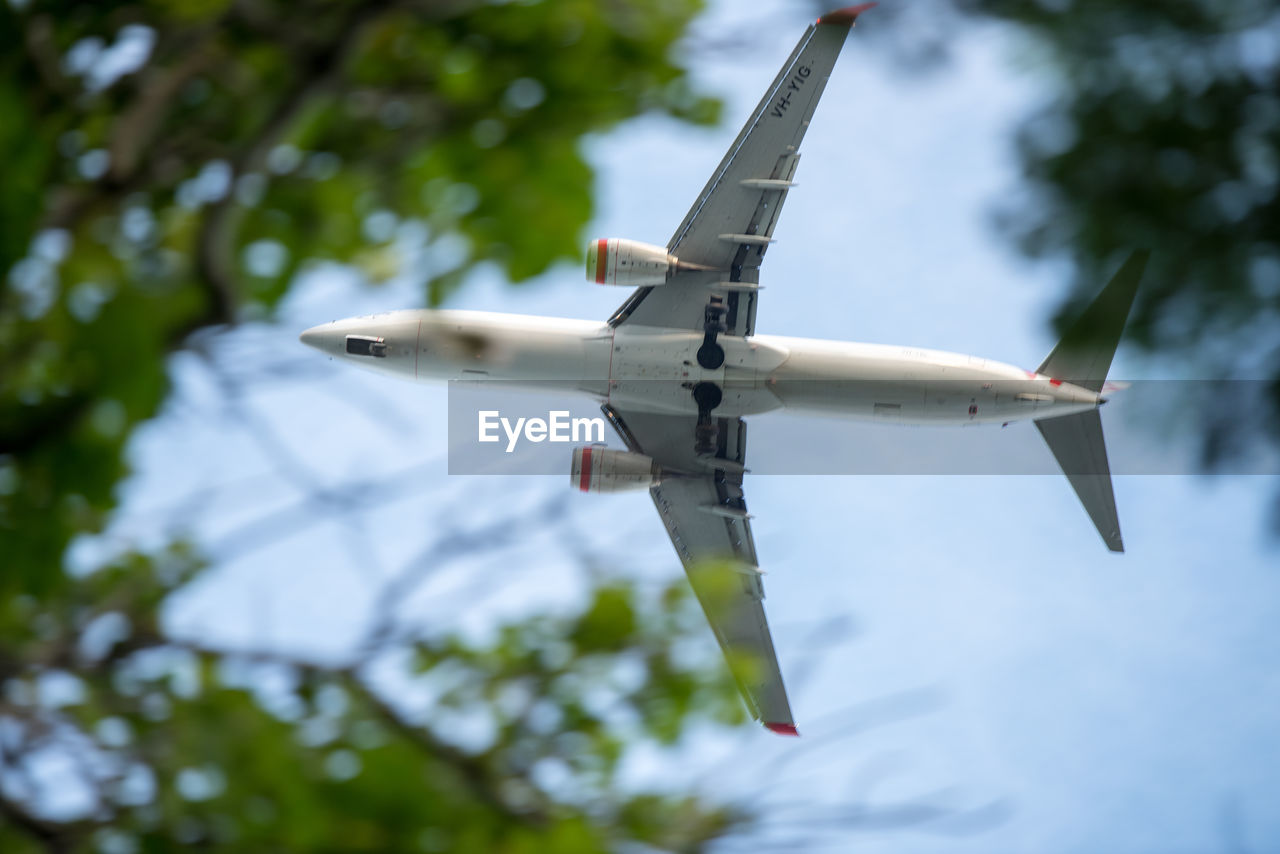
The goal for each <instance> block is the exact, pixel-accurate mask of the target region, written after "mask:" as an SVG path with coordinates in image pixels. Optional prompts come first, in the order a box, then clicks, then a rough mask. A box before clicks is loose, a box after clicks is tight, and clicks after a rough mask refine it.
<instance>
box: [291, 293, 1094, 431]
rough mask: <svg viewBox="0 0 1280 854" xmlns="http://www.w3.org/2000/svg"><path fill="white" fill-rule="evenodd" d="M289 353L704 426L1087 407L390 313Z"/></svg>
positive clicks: (855, 364) (787, 348)
mask: <svg viewBox="0 0 1280 854" xmlns="http://www.w3.org/2000/svg"><path fill="white" fill-rule="evenodd" d="M350 336H355V339H356V340H357V343H360V342H362V341H368V342H369V343H370V344H371V345H372V347H371V351H370V353H368V354H361V353H351V352H349V348H350V345H349V343H348V338H349V337H350ZM303 341H304V342H305V343H307V344H309V345H311V346H313V347H315V348H317V349H319V350H322V351H324V352H326V353H328V354H329V355H331V356H333V357H335V358H341V359H344V360H346V361H349V362H352V363H353V364H356V365H360V366H362V367H365V368H369V369H372V370H376V371H379V372H382V373H387V374H391V375H394V376H397V377H400V378H402V379H409V380H421V381H437V382H438V381H441V380H454V381H472V382H477V383H495V384H500V385H503V386H507V387H520V388H527V389H533V390H537V389H542V390H547V391H554V392H557V393H563V392H573V393H580V394H585V395H589V396H591V397H594V398H596V399H598V400H600V401H601V402H606V401H607V402H610V403H613V404H615V405H625V406H626V407H627V408H629V409H633V410H642V411H651V412H662V413H693V414H696V413H697V405H696V404H695V403H694V399H693V396H692V395H691V393H690V391H689V390H690V389H691V388H692V387H693V386H694V385H696V384H697V383H700V382H710V383H714V384H715V385H716V386H718V387H719V388H720V389H721V390H722V391H723V399H722V401H721V403H720V405H719V406H718V407H717V408H716V414H717V415H718V416H730V417H732V416H740V415H756V414H760V413H763V412H768V411H771V410H775V409H781V408H786V409H788V410H793V411H800V412H810V413H817V414H825V415H836V416H843V417H848V418H856V419H866V420H883V421H889V422H895V423H905V424H947V423H951V424H973V423H993V422H994V423H1004V422H1008V421H1014V420H1023V419H1028V418H1031V419H1035V418H1043V417H1050V416H1054V417H1056V416H1061V415H1067V414H1071V413H1074V412H1083V411H1086V410H1089V409H1093V408H1094V407H1096V406H1097V405H1098V404H1099V403H1100V402H1101V398H1100V396H1099V395H1098V394H1097V393H1095V392H1093V391H1090V390H1088V389H1085V388H1081V387H1079V386H1075V385H1072V384H1071V383H1064V382H1061V381H1059V380H1057V379H1054V378H1051V377H1047V376H1044V375H1041V374H1037V373H1035V372H1034V371H1026V370H1023V369H1021V368H1016V367H1013V366H1012V365H1007V364H1003V363H1000V362H994V361H992V360H990V359H983V358H979V357H975V356H966V355H960V354H956V353H947V352H942V351H938V350H926V349H921V348H916V347H896V346H890V345H881V344H859V343H852V342H840V341H824V340H818V339H810V338H789V337H783V336H776V335H754V336H750V337H745V338H741V337H732V336H723V337H721V338H720V339H719V343H720V345H721V346H722V347H723V348H724V353H725V359H724V364H723V365H721V366H720V367H719V368H716V369H714V370H707V369H705V368H703V367H701V366H700V365H699V364H698V360H697V357H696V353H697V350H698V347H699V346H700V345H701V344H702V342H703V336H702V335H700V334H698V333H695V332H692V331H689V330H684V329H668V328H660V327H649V326H634V325H630V324H627V325H623V326H621V327H617V328H615V327H611V326H609V325H608V324H606V323H602V322H598V321H589V320H571V319H565V318H551V317H535V316H529V315H514V314H498V313H490V312H475V311H456V310H432V309H418V310H405V311H393V312H388V313H385V314H377V315H370V316H367V317H357V318H350V319H347V320H339V321H334V322H332V323H329V324H324V325H321V326H317V327H314V328H312V329H309V330H307V331H306V332H305V333H303ZM357 349H360V348H359V347H357ZM373 353H377V354H379V355H373Z"/></svg>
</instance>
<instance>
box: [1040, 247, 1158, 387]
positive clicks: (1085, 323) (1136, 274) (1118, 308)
mask: <svg viewBox="0 0 1280 854" xmlns="http://www.w3.org/2000/svg"><path fill="white" fill-rule="evenodd" d="M1150 254H1151V253H1150V252H1148V251H1146V250H1145V249H1143V250H1138V251H1136V252H1134V253H1133V254H1132V255H1130V256H1129V258H1128V260H1127V261H1125V262H1124V264H1122V265H1121V267H1120V270H1119V272H1117V273H1116V274H1115V276H1113V277H1112V278H1111V281H1110V282H1108V283H1107V286H1106V287H1105V288H1103V289H1102V293H1100V294H1098V296H1097V297H1095V298H1094V300H1093V302H1092V303H1090V304H1089V307H1088V308H1086V309H1085V310H1084V313H1083V314H1081V315H1080V317H1079V318H1078V319H1077V320H1076V322H1075V323H1073V324H1072V325H1071V328H1070V329H1068V330H1067V333H1066V334H1065V335H1063V336H1062V340H1061V341H1059V342H1058V346H1057V347H1054V348H1053V352H1052V353H1050V354H1049V358H1047V359H1045V360H1044V364H1042V365H1041V366H1040V367H1039V369H1038V370H1037V371H1036V373H1040V374H1044V375H1045V376H1049V377H1054V378H1055V379H1060V380H1064V381H1066V382H1069V383H1073V384H1075V385H1078V386H1081V387H1082V388H1087V389H1089V390H1090V391H1101V390H1102V384H1103V383H1104V382H1105V381H1106V379H1107V371H1108V370H1110V368H1111V357H1112V356H1114V355H1115V352H1116V345H1117V344H1118V343H1119V342H1120V333H1121V332H1123V331H1124V324H1125V321H1126V320H1128V319H1129V309H1130V308H1131V307H1132V306H1133V297H1134V295H1135V294H1136V293H1137V292H1138V282H1140V281H1141V280H1142V272H1143V270H1145V269H1146V266H1147V258H1148V257H1149V256H1150Z"/></svg>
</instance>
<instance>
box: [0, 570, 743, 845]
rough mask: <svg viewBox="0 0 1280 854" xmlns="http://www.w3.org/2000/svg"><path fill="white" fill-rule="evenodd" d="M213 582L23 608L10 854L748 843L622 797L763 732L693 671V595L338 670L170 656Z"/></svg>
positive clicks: (7, 829) (78, 596) (413, 645)
mask: <svg viewBox="0 0 1280 854" xmlns="http://www.w3.org/2000/svg"><path fill="white" fill-rule="evenodd" d="M201 568H202V567H201V564H200V562H199V561H198V560H197V559H196V558H195V557H194V556H193V555H192V554H190V553H189V552H187V551H184V550H180V549H179V550H174V551H171V552H169V553H166V554H163V555H145V556H144V555H136V554H135V555H127V556H124V557H122V558H120V559H119V560H118V561H116V562H115V563H113V564H112V565H111V566H108V567H105V568H103V569H102V570H100V571H98V572H95V573H92V574H89V575H87V576H84V577H82V578H77V579H76V580H75V581H73V582H72V583H71V585H70V587H69V589H68V590H67V592H66V595H65V596H64V597H62V598H61V599H60V600H59V601H58V602H57V603H56V605H52V607H51V604H50V603H47V602H40V601H38V600H37V599H35V598H34V597H32V596H19V597H15V598H14V599H12V600H9V601H8V602H7V603H6V605H5V610H4V618H5V624H4V635H5V639H6V644H5V647H4V653H3V655H2V656H0V684H3V686H4V690H3V698H2V699H0V757H2V758H3V762H2V763H0V769H3V775H4V796H3V798H0V850H2V851H5V852H6V854H21V852H27V851H33V852H34V851H41V850H51V851H90V850H99V851H106V852H113V851H168V850H177V849H179V848H187V847H200V848H205V849H215V850H230V851H245V852H253V851H263V852H265V851H426V852H430V851H451V852H452V851H457V852H500V851H506V852H591V851H612V850H617V849H618V848H619V847H621V846H625V845H627V844H632V845H635V844H643V845H645V846H649V847H651V848H654V849H662V850H674V851H687V850H697V849H699V848H701V847H702V845H703V843H705V842H706V841H708V840H710V839H712V838H714V837H717V836H720V835H722V834H724V833H725V832H727V831H729V830H730V829H732V828H734V827H736V826H738V825H739V824H740V823H741V822H742V821H743V818H744V817H743V816H741V815H739V814H737V813H735V812H733V811H730V810H728V809H725V808H722V807H714V806H710V805H707V804H705V803H703V802H702V801H700V800H699V799H698V798H696V797H694V796H690V795H682V794H679V793H678V792H675V791H670V790H668V791H660V792H653V791H644V790H642V789H640V788H639V787H637V786H636V785H634V784H631V785H624V783H623V782H622V781H620V769H619V762H620V760H621V759H622V757H623V755H624V748H625V747H626V746H627V745H632V744H635V743H636V742H638V741H640V740H642V739H649V740H650V741H653V742H657V743H669V742H671V741H673V740H674V739H675V738H676V737H677V736H678V734H679V733H680V732H681V731H682V729H683V727H684V726H685V725H686V724H687V723H689V722H692V721H694V720H699V719H700V720H703V721H712V720H716V721H720V722H725V723H729V722H735V721H740V720H742V718H743V711H742V703H741V700H740V699H739V697H738V694H737V691H736V690H735V688H734V687H733V686H732V684H731V683H730V681H729V679H728V677H727V674H725V673H724V668H723V665H722V664H721V663H720V661H719V659H718V657H716V656H714V655H711V656H706V657H703V658H702V659H701V661H700V663H690V660H689V656H687V655H686V656H683V657H681V656H676V655H674V654H673V650H677V649H679V648H680V641H681V639H685V638H691V637H696V638H698V639H699V640H703V639H705V634H706V627H705V624H704V623H703V621H702V616H701V613H700V612H699V610H698V608H697V605H696V603H694V601H693V599H692V597H691V596H690V595H689V593H688V587H687V585H686V584H684V582H683V580H680V582H679V583H678V584H676V585H673V586H672V587H670V588H668V589H667V590H664V591H661V592H660V593H659V594H658V595H652V594H649V595H642V594H641V593H639V592H638V591H637V590H636V589H635V588H633V587H630V586H625V585H623V584H620V583H608V584H604V585H603V586H601V587H600V588H599V589H597V590H596V592H595V593H594V598H593V599H592V601H590V602H588V603H587V605H586V607H585V608H584V609H583V611H582V613H581V614H577V615H573V614H570V615H567V616H534V617H530V618H528V619H525V620H523V621H520V622H516V623H512V624H508V625H506V626H503V627H502V628H501V629H500V631H499V632H498V633H497V635H496V637H495V638H494V639H493V640H492V641H490V642H487V643H480V644H477V643H474V642H469V641H467V640H464V639H463V638H461V637H458V636H452V635H446V636H441V637H421V636H419V637H414V638H412V639H407V638H405V639H399V640H396V641H394V642H391V643H386V644H384V643H378V644H375V645H372V646H367V645H366V646H364V647H363V648H362V650H361V652H360V653H359V654H358V655H357V656H354V657H353V658H352V659H350V660H348V661H339V662H316V661H309V660H308V659H306V658H305V657H304V656H298V655H292V654H285V653H281V652H278V651H270V650H253V651H243V652H227V651H225V650H217V649H209V648H207V647H204V646H202V645H201V644H200V642H198V641H191V640H184V639H181V638H173V637H167V636H165V635H164V633H163V632H161V631H160V630H159V628H158V627H157V625H156V624H155V617H156V609H157V606H158V605H159V604H160V603H161V602H162V601H163V600H164V598H165V597H166V596H167V595H168V594H169V593H170V592H172V591H173V590H175V589H177V588H178V587H180V586H182V585H184V584H187V583H189V582H190V581H191V580H192V579H194V578H195V577H196V576H197V575H198V574H199V572H200V571H201ZM695 658H696V657H695ZM407 697H412V698H415V699H414V700H409V699H404V698H407ZM424 698H425V699H424ZM59 767H60V768H61V773H54V776H53V777H50V773H51V772H50V769H51V768H59ZM50 812H52V813H53V815H52V816H51V815H49V813H50Z"/></svg>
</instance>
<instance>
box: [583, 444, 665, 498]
mask: <svg viewBox="0 0 1280 854" xmlns="http://www.w3.org/2000/svg"><path fill="white" fill-rule="evenodd" d="M660 471H661V470H660V469H659V468H658V464H657V463H655V462H654V461H653V459H652V458H651V457H646V456H645V455H644V454H635V453H632V452H631V451H613V450H610V449H609V448H606V447H604V446H603V445H588V446H587V447H585V448H574V449H573V463H572V465H571V466H570V468H569V483H570V485H571V486H573V487H574V488H575V489H580V490H582V491H583V492H629V491H631V490H634V489H648V488H649V487H650V486H653V485H654V484H655V483H657V482H658V481H659V480H661V478H660V476H659V475H660Z"/></svg>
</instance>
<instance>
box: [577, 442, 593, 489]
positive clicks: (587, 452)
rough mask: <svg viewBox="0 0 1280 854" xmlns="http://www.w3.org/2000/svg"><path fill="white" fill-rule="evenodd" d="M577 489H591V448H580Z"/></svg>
mask: <svg viewBox="0 0 1280 854" xmlns="http://www.w3.org/2000/svg"><path fill="white" fill-rule="evenodd" d="M578 489H580V490H582V491H583V492H590V491H591V449H590V448H583V449H582V471H581V472H580V473H579V475H578Z"/></svg>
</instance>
